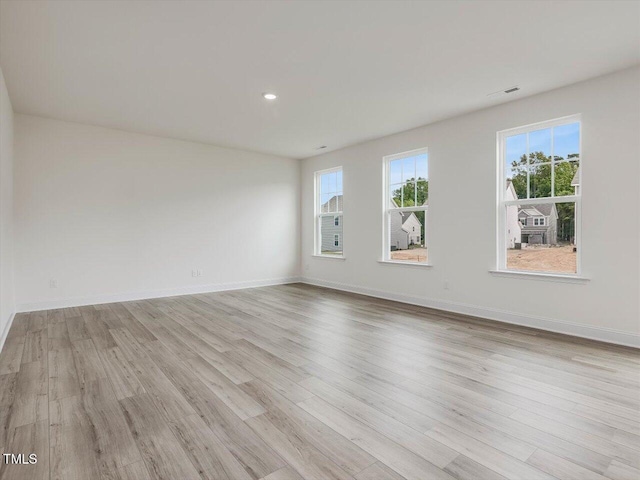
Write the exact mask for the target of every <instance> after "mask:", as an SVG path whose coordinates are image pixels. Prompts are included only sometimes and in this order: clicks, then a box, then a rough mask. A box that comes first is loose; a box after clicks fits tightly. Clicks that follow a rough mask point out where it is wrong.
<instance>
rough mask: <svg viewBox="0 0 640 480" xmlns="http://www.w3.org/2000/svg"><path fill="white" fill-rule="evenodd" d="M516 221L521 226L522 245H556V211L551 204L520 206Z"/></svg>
mask: <svg viewBox="0 0 640 480" xmlns="http://www.w3.org/2000/svg"><path fill="white" fill-rule="evenodd" d="M518 220H520V224H521V225H522V228H521V233H522V243H527V244H529V245H555V244H557V243H558V211H557V210H556V206H555V204H553V203H542V204H537V205H525V206H521V207H520V209H519V210H518Z"/></svg>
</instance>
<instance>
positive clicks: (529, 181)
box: [498, 115, 582, 275]
mask: <svg viewBox="0 0 640 480" xmlns="http://www.w3.org/2000/svg"><path fill="white" fill-rule="evenodd" d="M580 145H581V126H580V116H579V115H573V116H571V117H565V118H562V119H558V120H551V121H548V122H543V123H538V124H535V125H530V126H525V127H518V128H514V129H511V130H505V131H502V132H498V148H499V159H500V177H499V178H500V182H499V186H500V188H499V190H498V200H499V212H498V213H499V217H498V218H499V221H498V243H499V245H500V247H499V249H498V251H499V255H498V269H499V270H515V271H524V272H538V273H556V274H558V273H559V274H568V275H576V274H580V252H581V248H580V231H579V229H578V228H577V227H578V226H579V225H580V221H579V219H580V210H581V201H582V198H581V185H580V184H581V167H582V152H581V147H580ZM527 218H529V219H532V220H533V222H529V224H528V225H529V226H538V227H540V226H543V227H545V228H544V229H537V230H535V229H534V230H526V233H525V230H524V229H523V228H524V227H526V226H527V220H526V219H527ZM518 219H520V222H518ZM520 225H521V226H522V227H523V228H520ZM551 247H553V248H551Z"/></svg>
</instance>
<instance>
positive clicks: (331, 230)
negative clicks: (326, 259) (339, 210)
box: [320, 215, 342, 252]
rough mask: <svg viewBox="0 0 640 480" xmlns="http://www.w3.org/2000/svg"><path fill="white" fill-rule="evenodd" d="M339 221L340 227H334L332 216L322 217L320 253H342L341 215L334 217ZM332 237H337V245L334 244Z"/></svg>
mask: <svg viewBox="0 0 640 480" xmlns="http://www.w3.org/2000/svg"><path fill="white" fill-rule="evenodd" d="M336 217H338V218H339V219H340V225H338V226H336V225H335V217H334V216H333V215H331V216H326V217H322V220H321V224H320V234H321V235H320V237H321V245H320V251H321V252H341V251H342V215H336ZM334 235H338V236H339V245H338V246H337V247H336V246H335V244H334Z"/></svg>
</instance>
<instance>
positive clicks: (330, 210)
mask: <svg viewBox="0 0 640 480" xmlns="http://www.w3.org/2000/svg"><path fill="white" fill-rule="evenodd" d="M315 182H316V199H315V225H316V226H315V254H316V255H323V256H331V257H342V255H343V249H342V247H343V241H342V239H343V238H344V237H343V234H342V228H343V217H342V203H343V192H342V167H337V168H332V169H330V170H322V171H320V172H316V173H315Z"/></svg>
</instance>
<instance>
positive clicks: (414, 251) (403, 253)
mask: <svg viewBox="0 0 640 480" xmlns="http://www.w3.org/2000/svg"><path fill="white" fill-rule="evenodd" d="M391 260H399V261H405V262H423V263H426V262H427V249H426V248H411V249H409V250H395V251H393V252H391Z"/></svg>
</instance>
